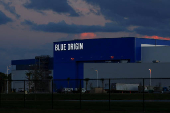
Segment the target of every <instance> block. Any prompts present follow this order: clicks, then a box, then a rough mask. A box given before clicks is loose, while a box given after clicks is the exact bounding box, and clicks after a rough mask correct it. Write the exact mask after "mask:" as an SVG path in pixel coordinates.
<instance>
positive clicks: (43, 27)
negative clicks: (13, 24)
mask: <svg viewBox="0 0 170 113" xmlns="http://www.w3.org/2000/svg"><path fill="white" fill-rule="evenodd" d="M21 24H22V25H30V26H31V29H32V30H35V31H44V32H60V33H84V32H119V31H126V30H127V29H126V28H124V27H121V26H118V25H117V24H115V23H106V24H105V26H99V25H92V26H86V25H76V24H71V25H69V24H66V23H65V21H61V22H59V23H53V22H50V23H48V24H40V25H37V24H36V23H34V22H32V21H29V20H25V21H24V22H22V23H21Z"/></svg>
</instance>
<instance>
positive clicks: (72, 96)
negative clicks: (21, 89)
mask: <svg viewBox="0 0 170 113" xmlns="http://www.w3.org/2000/svg"><path fill="white" fill-rule="evenodd" d="M25 98H26V100H51V99H52V94H26V95H25ZM0 99H1V100H24V94H15V93H14V94H0ZM79 99H80V94H53V100H79ZM81 99H82V100H108V99H109V94H81ZM110 99H111V100H143V94H142V93H134V94H127V93H124V94H121V93H120V94H119V93H114V94H111V95H110ZM144 99H145V100H170V94H160V93H159V94H153V93H146V94H144Z"/></svg>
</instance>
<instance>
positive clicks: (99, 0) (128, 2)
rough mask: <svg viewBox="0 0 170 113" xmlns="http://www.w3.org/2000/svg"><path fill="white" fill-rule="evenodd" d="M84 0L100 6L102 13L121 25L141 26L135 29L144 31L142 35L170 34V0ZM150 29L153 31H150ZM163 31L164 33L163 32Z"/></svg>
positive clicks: (139, 31)
mask: <svg viewBox="0 0 170 113" xmlns="http://www.w3.org/2000/svg"><path fill="white" fill-rule="evenodd" d="M84 1H86V2H87V3H89V4H91V5H94V6H99V7H100V13H101V14H102V15H104V16H105V18H106V19H109V20H112V21H114V22H116V23H117V24H118V25H120V26H124V27H127V26H139V28H137V30H135V29H134V30H135V31H136V32H137V33H139V34H140V33H141V32H142V35H157V36H169V35H170V34H169V30H170V22H169V20H170V13H169V11H170V7H169V4H170V0H141V1H139V0H105V1H104V2H103V0H84ZM144 29H147V30H144ZM161 29H162V30H161ZM160 30H161V31H160ZM149 31H153V32H152V33H150V32H149ZM162 31H163V33H161V32H162ZM158 32H159V33H158ZM154 33H157V34H154Z"/></svg>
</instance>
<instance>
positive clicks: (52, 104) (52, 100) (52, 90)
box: [52, 80, 53, 109]
mask: <svg viewBox="0 0 170 113" xmlns="http://www.w3.org/2000/svg"><path fill="white" fill-rule="evenodd" d="M52 109H53V80H52Z"/></svg>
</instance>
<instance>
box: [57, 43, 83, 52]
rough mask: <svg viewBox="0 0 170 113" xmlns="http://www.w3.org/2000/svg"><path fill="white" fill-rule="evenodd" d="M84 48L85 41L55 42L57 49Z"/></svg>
mask: <svg viewBox="0 0 170 113" xmlns="http://www.w3.org/2000/svg"><path fill="white" fill-rule="evenodd" d="M67 50H83V43H70V44H55V51H67Z"/></svg>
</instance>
